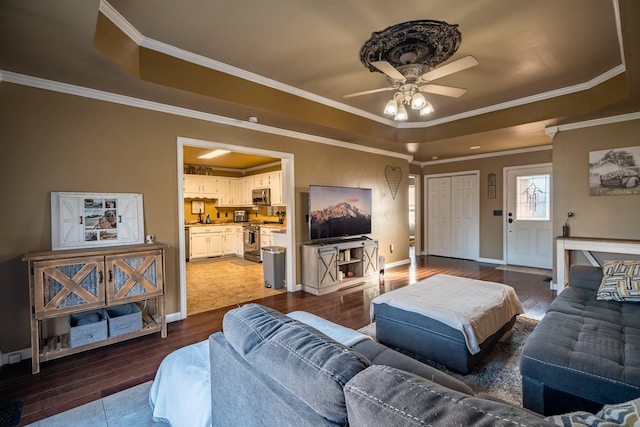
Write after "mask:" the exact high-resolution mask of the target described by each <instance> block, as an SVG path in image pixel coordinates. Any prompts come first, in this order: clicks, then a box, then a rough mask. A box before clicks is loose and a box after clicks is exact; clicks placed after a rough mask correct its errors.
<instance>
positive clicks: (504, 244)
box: [502, 163, 553, 264]
mask: <svg viewBox="0 0 640 427" xmlns="http://www.w3.org/2000/svg"><path fill="white" fill-rule="evenodd" d="M544 167H548V168H551V171H552V173H553V163H537V164H533V165H522V166H506V167H504V168H502V213H503V215H502V263H503V264H507V260H508V254H507V252H508V246H507V245H508V241H507V238H508V235H507V233H508V232H509V231H508V226H507V218H506V215H507V212H508V210H509V207H508V206H507V191H508V189H507V185H508V182H507V176H508V173H509V172H510V171H513V170H526V169H536V168H544ZM551 182H552V183H553V175H551ZM552 188H553V187H552ZM552 203H553V202H552ZM551 221H553V205H551ZM552 227H553V225H552Z"/></svg>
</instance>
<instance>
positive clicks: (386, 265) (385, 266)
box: [384, 258, 411, 270]
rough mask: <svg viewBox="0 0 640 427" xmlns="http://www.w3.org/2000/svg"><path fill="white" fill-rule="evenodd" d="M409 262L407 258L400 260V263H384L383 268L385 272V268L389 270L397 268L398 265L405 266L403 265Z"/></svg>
mask: <svg viewBox="0 0 640 427" xmlns="http://www.w3.org/2000/svg"><path fill="white" fill-rule="evenodd" d="M410 263H411V260H410V259H409V258H406V259H401V260H400V261H394V262H389V263H386V262H385V263H384V268H385V270H386V269H387V268H391V267H397V266H399V265H405V264H410Z"/></svg>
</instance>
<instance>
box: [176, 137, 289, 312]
mask: <svg viewBox="0 0 640 427" xmlns="http://www.w3.org/2000/svg"><path fill="white" fill-rule="evenodd" d="M185 146H191V147H203V148H207V149H212V150H215V149H216V148H220V149H224V150H229V151H234V152H237V153H243V154H256V155H260V156H269V157H279V158H281V159H282V160H283V162H282V168H283V170H282V176H283V178H284V180H283V182H282V191H283V193H284V197H285V201H286V205H287V221H286V222H287V225H286V227H287V236H289V242H288V247H289V248H290V250H287V251H286V253H285V277H286V279H285V280H286V284H287V291H289V292H294V291H296V290H300V287H299V286H298V285H296V276H295V265H296V262H297V260H296V252H297V251H296V250H295V248H296V245H295V242H296V236H295V229H296V218H297V216H296V213H295V185H294V164H293V157H294V156H293V154H291V153H284V152H280V151H270V150H263V149H260V148H252V147H244V146H240V145H231V144H223V143H220V142H213V141H204V140H201V139H193V138H186V137H181V136H179V137H178V138H177V167H178V206H179V209H178V229H179V230H180V232H179V233H178V242H179V246H180V248H179V251H178V257H179V266H180V295H179V298H180V319H175V320H181V319H186V318H187V269H186V262H185V258H186V254H185V251H186V247H185V239H184V234H185V233H184V208H183V207H184V192H183V188H182V182H183V179H184V156H183V149H184V147H185Z"/></svg>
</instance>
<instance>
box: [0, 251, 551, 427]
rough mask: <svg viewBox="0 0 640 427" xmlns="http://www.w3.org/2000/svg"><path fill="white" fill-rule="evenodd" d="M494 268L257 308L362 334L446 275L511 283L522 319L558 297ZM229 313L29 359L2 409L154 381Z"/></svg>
mask: <svg viewBox="0 0 640 427" xmlns="http://www.w3.org/2000/svg"><path fill="white" fill-rule="evenodd" d="M495 267H496V266H495V265H490V264H481V263H477V262H473V261H466V260H458V259H450V258H441V257H432V256H417V257H415V258H412V260H411V264H408V265H403V266H399V267H394V268H388V269H387V270H386V272H385V277H384V281H383V282H381V283H376V284H374V285H371V286H369V287H367V288H364V289H357V290H345V291H341V292H336V293H333V294H329V295H324V296H315V295H311V294H308V293H304V292H295V293H283V294H280V295H274V296H269V297H265V298H261V299H258V300H256V302H258V303H260V304H263V305H266V306H269V307H272V308H274V309H276V310H278V311H281V312H283V313H287V312H290V311H294V310H303V311H308V312H310V313H314V314H316V315H318V316H322V317H324V318H326V319H329V320H331V321H333V322H336V323H339V324H341V325H344V326H347V327H350V328H354V329H359V328H361V327H363V326H365V325H367V324H368V323H369V303H370V301H371V300H372V299H373V298H375V297H376V296H377V295H379V294H380V293H384V292H386V291H389V290H393V289H396V288H399V287H402V286H406V285H407V284H410V283H415V282H417V281H419V280H422V279H425V278H427V277H430V276H432V275H434V274H438V273H445V274H452V275H456V276H462V277H469V278H473V279H480V280H487V281H493V282H501V283H506V284H508V285H511V286H513V287H514V289H515V290H516V293H517V294H518V297H519V298H520V301H521V302H522V304H523V306H524V309H525V314H524V315H525V316H526V317H531V318H536V319H540V318H542V316H543V315H544V312H545V311H546V309H547V307H548V305H549V303H550V302H551V301H552V300H553V298H554V296H555V292H554V291H551V290H550V289H549V283H548V281H547V280H545V279H548V278H547V277H545V276H541V275H537V274H528V273H518V272H510V271H503V270H497V269H496V268H495ZM231 308H233V307H226V308H221V309H216V310H212V311H208V312H204V313H199V314H196V315H193V316H189V317H188V318H187V319H186V320H183V321H180V322H174V323H170V324H169V326H168V336H167V338H165V339H162V338H160V337H159V334H154V335H150V336H145V337H141V338H137V339H134V340H130V341H127V342H122V343H118V344H114V345H111V346H108V347H103V348H100V349H96V350H92V351H88V352H84V353H81V354H78V355H74V356H69V357H66V358H62V359H58V360H53V361H50V362H45V363H43V364H42V366H41V371H40V373H39V374H36V375H32V374H31V361H30V360H26V361H22V362H20V363H18V364H14V365H6V366H3V367H0V405H1V404H2V403H3V402H7V401H10V400H13V399H18V398H20V399H24V409H23V414H22V424H21V425H26V424H29V423H32V422H35V421H38V420H40V419H43V418H46V417H49V416H51V415H54V414H57V413H60V412H63V411H66V410H68V409H71V408H74V407H76V406H80V405H82V404H85V403H88V402H90V401H93V400H96V399H100V398H102V397H105V396H108V395H110V394H113V393H116V392H119V391H121V390H124V389H126V388H129V387H132V386H135V385H138V384H141V383H143V382H146V381H149V380H152V379H153V378H154V376H155V373H156V370H157V368H158V366H159V364H160V362H161V361H162V359H163V358H164V357H165V356H166V355H168V354H169V353H171V352H172V351H174V350H176V349H178V348H180V347H183V346H185V345H189V344H193V343H196V342H199V341H202V340H204V339H207V338H208V337H209V335H211V334H212V333H214V332H216V331H220V330H221V329H222V318H223V316H224V314H225V313H226V312H227V311H228V310H229V309H231Z"/></svg>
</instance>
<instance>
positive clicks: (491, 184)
mask: <svg viewBox="0 0 640 427" xmlns="http://www.w3.org/2000/svg"><path fill="white" fill-rule="evenodd" d="M487 196H488V198H489V199H495V198H496V174H495V173H490V174H489V176H488V177H487Z"/></svg>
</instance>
